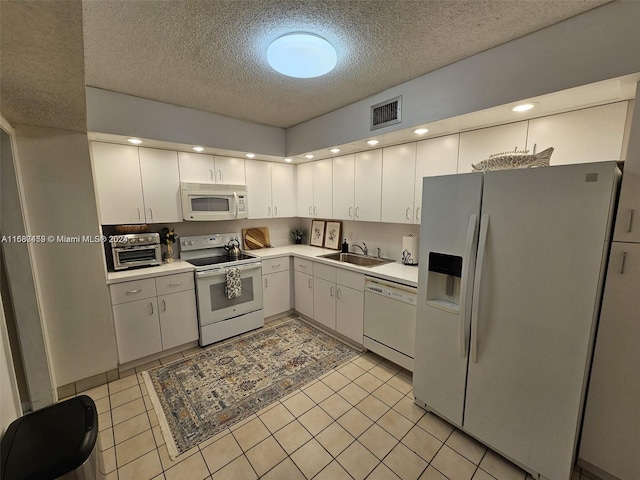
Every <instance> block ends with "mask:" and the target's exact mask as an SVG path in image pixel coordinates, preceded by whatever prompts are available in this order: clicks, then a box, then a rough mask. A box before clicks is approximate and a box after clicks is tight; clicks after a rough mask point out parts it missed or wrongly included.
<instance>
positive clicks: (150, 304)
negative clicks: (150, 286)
mask: <svg viewBox="0 0 640 480" xmlns="http://www.w3.org/2000/svg"><path fill="white" fill-rule="evenodd" d="M149 306H150V307H151V315H153V302H149Z"/></svg>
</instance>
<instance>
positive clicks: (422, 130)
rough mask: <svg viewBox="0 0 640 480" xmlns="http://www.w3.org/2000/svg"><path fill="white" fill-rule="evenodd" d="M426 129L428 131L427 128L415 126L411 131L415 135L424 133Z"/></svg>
mask: <svg viewBox="0 0 640 480" xmlns="http://www.w3.org/2000/svg"><path fill="white" fill-rule="evenodd" d="M428 131H429V129H428V128H417V129H415V130H414V131H413V133H415V134H416V135H424V134H425V133H427V132H428Z"/></svg>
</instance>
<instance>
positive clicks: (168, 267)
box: [107, 260, 195, 285]
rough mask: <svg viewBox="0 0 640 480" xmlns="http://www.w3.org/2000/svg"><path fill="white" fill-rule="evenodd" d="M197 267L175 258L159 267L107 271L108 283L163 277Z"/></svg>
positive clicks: (191, 270) (190, 270) (189, 270)
mask: <svg viewBox="0 0 640 480" xmlns="http://www.w3.org/2000/svg"><path fill="white" fill-rule="evenodd" d="M194 270H195V267H194V266H193V265H191V264H190V263H188V262H185V261H183V260H174V261H173V262H170V263H166V262H165V263H163V264H162V265H158V266H157V267H145V268H136V269H133V270H123V271H121V272H107V285H112V284H114V283H121V282H129V281H131V280H141V279H143V278H153V277H161V276H163V275H171V274H174V273H184V272H193V271H194Z"/></svg>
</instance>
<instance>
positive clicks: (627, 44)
mask: <svg viewBox="0 0 640 480" xmlns="http://www.w3.org/2000/svg"><path fill="white" fill-rule="evenodd" d="M638 25H640V2H633V1H627V2H613V3H609V4H606V5H604V6H602V7H599V8H596V9H593V10H590V11H588V12H586V13H584V14H582V15H578V16H576V17H573V18H570V19H568V20H565V21H564V22H560V23H557V24H555V25H552V26H550V27H548V28H545V29H543V30H540V31H538V32H535V33H532V34H530V35H527V36H525V37H522V38H519V39H516V40H513V41H511V42H508V43H506V44H503V45H500V46H498V47H495V48H492V49H490V50H487V51H485V52H482V53H479V54H477V55H474V56H472V57H469V58H467V59H464V60H462V61H460V62H457V63H454V64H453V65H449V66H447V67H444V68H441V69H439V70H436V71H435V72H432V73H429V74H427V75H423V76H421V77H418V78H416V79H414V80H411V81H409V82H406V83H403V84H401V85H398V86H396V87H393V88H390V89H388V90H385V91H384V92H381V93H378V94H376V95H373V96H371V97H369V98H367V99H365V100H362V101H359V102H356V103H353V104H351V105H348V106H346V107H343V108H341V109H338V110H335V111H333V112H331V113H328V114H326V115H322V116H320V117H317V118H314V119H312V120H309V121H307V122H304V123H301V124H299V125H296V126H294V127H291V128H289V129H287V155H288V156H294V155H298V154H301V153H305V152H309V151H312V150H318V149H321V148H326V147H329V146H331V145H341V144H345V143H349V142H353V141H357V140H362V139H364V138H368V137H370V136H372V135H373V134H378V135H379V134H384V133H387V132H392V131H395V130H400V129H406V128H409V127H411V126H414V125H419V124H423V123H428V122H431V121H436V120H442V119H446V118H451V117H455V116H458V115H462V114H465V113H470V112H476V111H479V110H483V109H486V108H490V107H495V106H498V105H504V104H508V103H510V102H514V101H518V100H522V99H526V98H529V97H534V96H538V95H544V94H547V93H552V92H557V91H560V90H565V89H568V88H572V87H577V86H580V85H586V84H589V83H594V82H598V81H601V80H606V79H609V78H614V77H618V76H622V75H627V74H630V73H636V72H640V41H638ZM397 95H403V102H402V123H399V124H396V125H393V126H390V127H386V128H382V129H380V130H375V132H374V133H372V132H371V131H370V130H369V107H370V106H371V105H374V104H376V103H378V102H382V101H385V100H388V99H391V98H393V97H395V96H397Z"/></svg>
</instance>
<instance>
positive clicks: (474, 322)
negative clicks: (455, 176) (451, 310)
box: [469, 215, 489, 363]
mask: <svg viewBox="0 0 640 480" xmlns="http://www.w3.org/2000/svg"><path fill="white" fill-rule="evenodd" d="M488 231H489V215H482V219H481V221H480V240H479V242H478V260H477V262H476V276H475V278H474V279H473V298H472V302H473V303H472V305H471V351H470V352H469V355H470V357H471V361H472V362H473V363H478V311H479V310H480V283H481V280H482V267H483V265H484V251H485V247H486V246H487V233H488Z"/></svg>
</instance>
